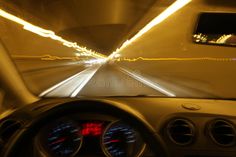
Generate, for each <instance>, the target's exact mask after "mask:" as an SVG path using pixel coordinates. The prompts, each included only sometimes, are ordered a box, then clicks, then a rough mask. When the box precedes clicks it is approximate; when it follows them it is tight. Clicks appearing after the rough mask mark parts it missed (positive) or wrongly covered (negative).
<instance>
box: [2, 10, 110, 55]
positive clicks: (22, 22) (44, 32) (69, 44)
mask: <svg viewBox="0 0 236 157" xmlns="http://www.w3.org/2000/svg"><path fill="white" fill-rule="evenodd" d="M0 16H1V17H3V18H5V19H8V20H10V21H13V22H16V23H18V24H20V25H22V26H23V28H24V29H25V30H27V31H30V32H32V33H35V34H37V35H40V36H42V37H45V38H51V39H53V40H56V41H59V42H61V43H62V44H63V45H64V46H67V47H71V48H74V49H76V51H78V52H82V53H86V54H87V55H88V56H92V57H95V58H103V59H106V58H107V57H106V56H105V55H103V54H100V53H98V52H95V51H92V50H90V49H87V48H86V47H82V46H79V45H78V44H77V43H75V42H70V41H67V40H65V39H63V38H62V37H60V36H57V35H56V34H55V33H54V32H53V31H51V30H46V29H43V28H41V27H38V26H35V25H33V24H31V23H29V22H27V21H25V20H23V19H21V18H19V17H16V16H14V15H12V14H10V13H8V12H6V11H4V10H2V9H0Z"/></svg>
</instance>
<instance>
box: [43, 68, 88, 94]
mask: <svg viewBox="0 0 236 157" xmlns="http://www.w3.org/2000/svg"><path fill="white" fill-rule="evenodd" d="M86 70H88V69H85V70H83V71H81V72H79V73H77V74H75V75H73V76H71V77H69V78H67V79H66V80H64V81H62V82H60V83H58V84H56V85H54V86H52V87H50V88H48V89H46V90H45V91H43V92H42V93H40V94H39V97H43V96H45V95H47V94H48V93H50V92H52V91H53V90H55V89H56V88H58V87H60V86H62V85H63V84H65V83H66V82H69V81H71V80H72V79H74V78H75V77H77V76H79V75H80V74H81V73H82V72H84V71H86Z"/></svg>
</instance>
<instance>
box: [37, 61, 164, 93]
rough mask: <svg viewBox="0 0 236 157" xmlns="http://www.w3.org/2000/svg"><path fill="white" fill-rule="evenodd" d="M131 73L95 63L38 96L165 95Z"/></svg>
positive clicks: (114, 66)
mask: <svg viewBox="0 0 236 157" xmlns="http://www.w3.org/2000/svg"><path fill="white" fill-rule="evenodd" d="M131 73H132V72H129V71H128V70H127V69H124V68H121V67H119V66H116V65H95V66H92V67H89V68H87V69H85V70H82V71H80V72H79V73H77V74H74V75H72V76H70V77H68V78H67V79H65V80H63V81H61V82H59V83H57V84H54V85H53V86H51V87H50V88H48V89H47V90H45V91H43V92H41V94H40V96H47V97H78V96H133V95H157V96H165V95H166V93H165V92H163V91H162V90H161V89H159V90H157V89H155V87H153V86H150V85H148V84H147V82H144V81H143V80H139V78H137V77H135V76H133V75H131Z"/></svg>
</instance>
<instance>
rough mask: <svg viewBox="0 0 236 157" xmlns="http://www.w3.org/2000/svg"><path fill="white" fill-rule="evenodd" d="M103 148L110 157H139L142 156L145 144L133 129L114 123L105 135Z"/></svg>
mask: <svg viewBox="0 0 236 157" xmlns="http://www.w3.org/2000/svg"><path fill="white" fill-rule="evenodd" d="M102 147H103V151H104V153H105V154H106V155H107V156H109V157H138V156H141V155H142V153H143V151H144V149H145V143H144V142H143V140H142V139H141V137H140V135H139V133H138V132H137V131H135V130H134V129H133V128H132V127H130V126H129V125H127V124H123V123H121V122H114V123H112V124H110V125H109V126H108V127H107V129H106V130H105V132H104V134H103V137H102Z"/></svg>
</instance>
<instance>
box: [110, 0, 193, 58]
mask: <svg viewBox="0 0 236 157" xmlns="http://www.w3.org/2000/svg"><path fill="white" fill-rule="evenodd" d="M191 1H192V0H177V1H176V2H174V3H173V4H172V5H171V6H169V7H168V8H167V9H166V10H164V11H163V12H162V13H161V14H159V15H158V16H156V17H155V18H154V19H153V20H152V21H151V22H149V23H148V24H147V25H146V26H145V27H143V28H142V29H141V30H140V31H139V32H138V33H137V34H135V35H134V36H133V37H132V38H131V39H129V40H126V41H125V42H124V43H123V44H122V45H121V47H120V48H117V49H116V51H115V52H113V53H112V54H111V55H110V56H109V57H108V58H109V59H113V58H114V56H115V55H117V54H118V53H119V52H120V51H121V50H122V49H124V48H125V47H127V46H128V45H130V44H132V43H133V42H134V41H136V40H137V39H138V38H140V37H141V36H142V35H144V34H145V33H146V32H148V31H149V30H151V29H152V28H153V27H155V26H156V25H158V24H160V23H161V22H163V21H164V20H165V19H167V18H168V17H169V16H170V15H172V14H174V13H175V12H176V11H178V10H179V9H181V8H182V7H184V6H185V5H187V4H188V3H190V2H191Z"/></svg>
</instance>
